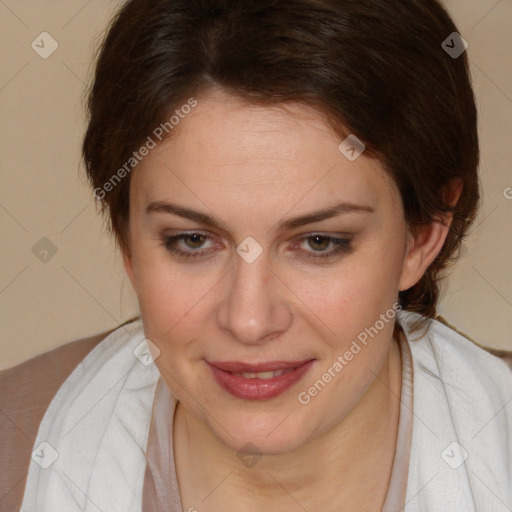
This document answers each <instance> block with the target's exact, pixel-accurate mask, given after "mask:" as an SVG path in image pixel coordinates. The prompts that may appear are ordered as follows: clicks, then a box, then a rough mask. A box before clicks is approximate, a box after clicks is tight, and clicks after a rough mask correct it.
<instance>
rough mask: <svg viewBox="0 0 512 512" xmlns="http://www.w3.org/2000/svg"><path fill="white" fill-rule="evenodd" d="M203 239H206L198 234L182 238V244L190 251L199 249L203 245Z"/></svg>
mask: <svg viewBox="0 0 512 512" xmlns="http://www.w3.org/2000/svg"><path fill="white" fill-rule="evenodd" d="M205 239H206V237H205V236H204V235H200V234H199V233H192V234H191V235H184V236H183V242H184V243H185V245H186V246H187V247H190V249H199V248H200V247H201V246H202V245H203V244H204V241H205ZM187 241H190V243H187Z"/></svg>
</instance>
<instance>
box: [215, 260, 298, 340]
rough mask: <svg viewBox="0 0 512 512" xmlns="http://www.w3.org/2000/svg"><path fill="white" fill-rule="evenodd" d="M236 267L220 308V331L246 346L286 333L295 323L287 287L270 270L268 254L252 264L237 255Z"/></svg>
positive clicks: (231, 273)
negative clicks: (293, 322)
mask: <svg viewBox="0 0 512 512" xmlns="http://www.w3.org/2000/svg"><path fill="white" fill-rule="evenodd" d="M234 265H235V268H234V271H233V272H230V273H229V275H228V276H227V280H226V285H225V286H226V289H225V291H224V292H223V294H224V299H223V300H222V301H221V303H220V304H219V308H218V317H217V318H218V323H219V326H220V328H221V329H223V330H227V331H228V332H229V333H230V334H231V336H233V337H234V338H235V339H236V340H237V341H239V342H240V343H244V344H246V345H258V344H262V343H264V342H266V341H270V340H273V339H275V338H277V337H278V336H280V335H282V334H283V333H285V332H286V331H287V330H288V328H289V327H290V325H291V322H292V311H291V309H290V305H289V303H288V301H287V300H286V290H287V288H286V286H285V285H284V284H283V283H282V282H281V281H280V280H279V279H278V278H277V277H276V275H275V274H274V272H273V271H272V269H271V268H270V267H269V261H268V258H267V257H266V254H265V251H264V252H263V253H262V254H261V255H260V256H259V257H258V258H257V259H256V260H255V261H253V262H252V263H247V262H246V261H245V260H244V259H243V258H241V257H239V256H237V257H236V259H235V263H234Z"/></svg>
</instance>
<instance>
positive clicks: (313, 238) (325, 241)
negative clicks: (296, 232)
mask: <svg viewBox="0 0 512 512" xmlns="http://www.w3.org/2000/svg"><path fill="white" fill-rule="evenodd" d="M311 238H312V240H313V244H314V245H317V247H316V249H325V248H326V247H327V246H328V245H329V239H328V238H327V237H325V236H320V235H316V236H313V237H311ZM319 240H320V242H319V243H318V241H319ZM322 241H323V242H324V243H322ZM310 245H311V244H310ZM318 245H320V246H321V247H318ZM312 248H313V249H315V247H314V246H312Z"/></svg>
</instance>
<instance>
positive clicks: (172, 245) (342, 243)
mask: <svg viewBox="0 0 512 512" xmlns="http://www.w3.org/2000/svg"><path fill="white" fill-rule="evenodd" d="M173 233H176V234H166V235H164V236H163V237H162V246H164V248H165V249H166V250H167V251H168V252H169V253H173V254H174V255H176V257H177V258H178V259H183V260H185V261H187V260H188V261H189V262H193V261H195V260H201V259H203V260H206V259H208V256H209V255H211V254H212V253H214V252H215V249H212V248H211V247H210V248H207V249H203V248H198V249H197V250H193V249H189V250H182V249H179V248H177V247H176V243H177V242H179V241H181V240H183V239H184V238H186V237H187V236H192V235H199V236H202V237H204V238H205V239H206V240H208V241H211V242H214V239H215V238H216V237H214V236H212V235H211V233H206V234H205V233H204V232H202V231H200V230H188V231H175V232H173ZM315 236H318V237H321V238H325V239H328V243H329V244H332V245H333V248H332V249H331V250H330V251H307V250H303V249H296V247H297V246H300V245H301V244H302V243H303V242H304V241H305V240H307V239H310V238H313V237H315ZM352 238H353V234H352V233H336V235H333V234H332V233H324V232H320V231H313V232H309V233H304V234H301V235H300V236H298V237H295V239H294V240H296V241H295V242H294V244H293V247H294V248H295V249H294V250H293V252H296V253H299V254H302V256H301V258H302V259H303V260H310V261H316V262H317V263H323V262H327V260H330V259H332V258H335V257H336V256H341V255H342V254H344V253H350V252H352V251H353V247H352V245H351V243H352ZM214 243H215V242H214ZM215 244H216V245H217V246H218V245H219V243H218V242H216V243H215ZM222 245H224V244H222Z"/></svg>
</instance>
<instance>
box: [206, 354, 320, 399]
mask: <svg viewBox="0 0 512 512" xmlns="http://www.w3.org/2000/svg"><path fill="white" fill-rule="evenodd" d="M314 361H315V360H314V359H307V360H303V361H271V362H268V363H256V364H248V363H241V362H213V363H210V362H208V366H209V367H210V368H211V370H212V372H213V375H214V377H215V379H216V381H217V383H218V384H219V385H220V386H221V387H222V388H223V389H225V390H226V391H228V392H229V393H230V394H232V395H233V396H235V397H237V398H243V399H246V400H269V399H270V398H274V397H276V396H278V395H280V394H281V393H284V391H286V390H287V389H289V388H290V387H291V386H293V385H294V384H295V383H296V382H297V381H298V380H300V379H301V377H302V376H303V375H304V374H305V373H306V372H307V371H308V370H309V368H310V367H311V365H312V364H313V363H314ZM291 368H293V370H291V371H288V372H287V373H283V374H282V375H279V376H277V377H274V378H272V379H265V380H264V379H257V378H253V379H252V378H244V377H242V376H240V375H234V374H233V373H231V372H235V373H245V372H247V373H249V372H251V373H258V372H268V371H276V370H290V369H291Z"/></svg>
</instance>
